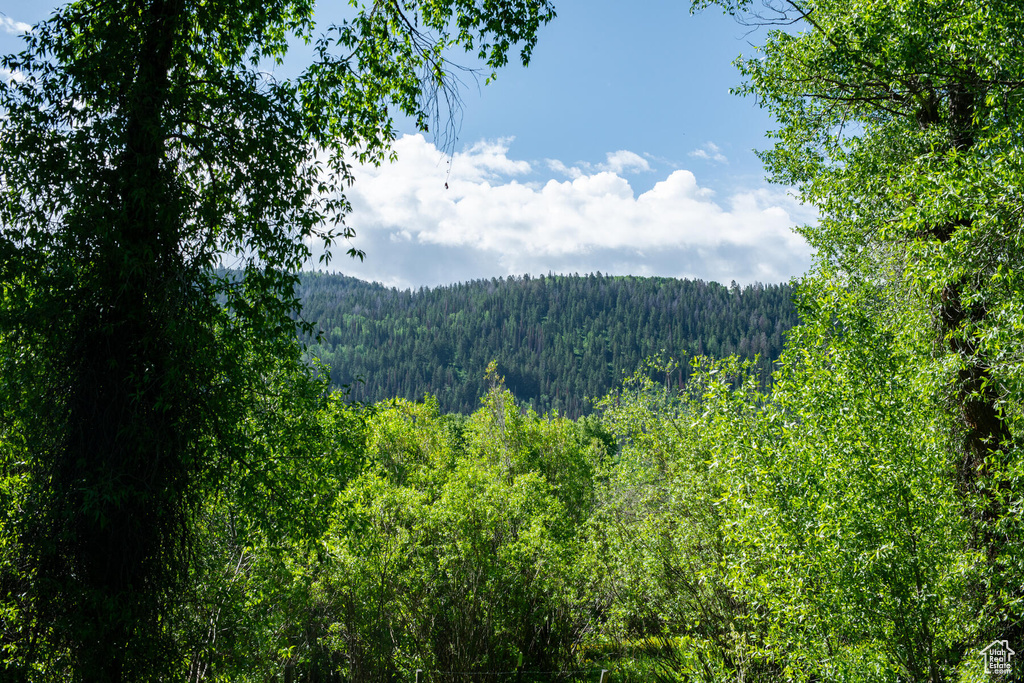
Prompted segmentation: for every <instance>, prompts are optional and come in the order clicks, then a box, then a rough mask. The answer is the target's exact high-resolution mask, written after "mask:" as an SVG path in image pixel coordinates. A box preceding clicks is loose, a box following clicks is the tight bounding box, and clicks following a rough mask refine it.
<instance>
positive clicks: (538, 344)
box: [298, 273, 797, 417]
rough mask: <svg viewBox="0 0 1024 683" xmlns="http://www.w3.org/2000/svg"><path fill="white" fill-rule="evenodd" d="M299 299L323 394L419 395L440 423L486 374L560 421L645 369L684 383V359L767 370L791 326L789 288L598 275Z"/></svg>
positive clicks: (312, 281)
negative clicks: (658, 361) (313, 326)
mask: <svg viewBox="0 0 1024 683" xmlns="http://www.w3.org/2000/svg"><path fill="white" fill-rule="evenodd" d="M298 293H299V296H300V297H301V299H302V300H303V318H305V319H306V320H311V321H316V322H317V324H318V326H319V328H320V329H321V330H322V335H321V338H320V340H319V341H311V344H310V354H311V355H313V356H316V357H318V358H319V359H320V360H322V361H323V362H324V363H326V364H327V365H328V366H329V367H330V370H331V379H332V382H333V383H334V384H335V385H336V386H340V385H344V384H348V385H350V386H351V387H352V395H353V397H354V398H355V399H358V400H362V401H367V402H370V401H378V400H382V399H386V398H392V397H404V398H410V399H418V398H422V396H423V394H425V393H431V394H433V395H435V396H436V397H437V398H438V400H439V402H440V404H441V408H442V409H443V410H445V411H449V412H470V411H472V410H474V409H476V408H477V407H478V406H479V399H480V396H482V395H483V393H484V391H485V383H484V369H485V368H486V366H487V364H488V363H489V362H490V361H491V360H497V361H498V367H499V371H500V372H501V374H503V375H504V376H505V378H506V383H507V385H508V387H509V388H510V389H511V390H512V392H513V393H514V394H515V395H516V397H517V398H518V399H519V400H520V401H522V402H524V403H527V404H529V405H532V406H533V407H534V408H536V409H537V410H538V411H541V412H542V411H545V410H551V409H557V410H558V411H559V413H561V414H563V415H566V416H569V417H576V416H579V415H581V414H584V413H586V412H587V410H588V402H587V400H586V399H587V398H591V397H595V396H601V395H603V394H604V393H606V392H607V391H608V390H609V389H610V388H611V387H613V386H614V385H615V384H616V383H617V382H619V381H620V380H621V379H622V376H623V374H627V373H632V372H634V371H635V370H636V369H637V367H639V365H640V363H641V362H642V361H643V359H644V358H646V357H648V356H656V355H670V356H672V357H674V358H677V359H682V360H683V362H682V364H681V366H680V368H679V369H678V371H677V372H676V373H674V376H673V377H672V378H671V381H672V382H673V383H678V382H682V381H685V378H686V377H687V376H688V374H689V364H688V363H687V361H686V357H688V356H689V357H692V356H694V355H701V354H707V355H711V356H724V355H729V354H739V355H740V356H743V357H747V358H753V357H754V356H755V355H758V356H759V357H760V361H759V363H760V365H761V366H762V367H764V368H765V369H767V368H769V367H770V365H771V363H772V361H773V360H774V359H775V358H777V357H778V355H779V353H780V351H781V350H782V343H783V335H784V333H785V331H786V330H788V329H789V328H790V327H792V326H793V325H794V324H795V323H796V320H797V315H796V311H795V309H794V306H793V303H792V294H793V292H792V288H791V287H790V286H789V285H760V284H757V285H753V286H748V287H744V288H740V287H737V286H735V285H734V286H732V287H724V286H722V285H719V284H717V283H714V282H703V281H700V280H676V279H672V278H645V277H612V276H606V275H601V274H600V273H598V274H593V275H586V276H578V275H577V276H561V275H555V276H550V275H549V276H541V277H529V276H523V277H521V278H520V277H515V278H497V279H491V280H477V281H473V282H468V283H462V284H457V285H451V286H447V287H438V288H434V289H425V288H424V289H420V290H418V291H411V290H405V291H399V290H396V289H389V288H386V287H384V286H381V285H378V284H370V283H366V282H363V281H360V280H356V279H354V278H350V277H346V276H344V275H326V274H317V273H310V274H307V275H305V276H304V277H303V282H302V285H301V287H300V288H299V292H298ZM359 378H361V379H362V382H359V381H357V380H358V379H359Z"/></svg>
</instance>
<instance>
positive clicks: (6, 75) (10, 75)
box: [0, 67, 25, 83]
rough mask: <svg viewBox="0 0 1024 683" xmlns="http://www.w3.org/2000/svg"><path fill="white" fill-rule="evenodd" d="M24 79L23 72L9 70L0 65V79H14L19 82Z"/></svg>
mask: <svg viewBox="0 0 1024 683" xmlns="http://www.w3.org/2000/svg"><path fill="white" fill-rule="evenodd" d="M24 80H25V74H23V73H22V72H20V71H11V70H10V69H5V68H3V67H0V81H15V82H18V83H20V82H21V81H24Z"/></svg>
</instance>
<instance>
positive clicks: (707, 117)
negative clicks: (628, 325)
mask: <svg viewBox="0 0 1024 683" xmlns="http://www.w3.org/2000/svg"><path fill="white" fill-rule="evenodd" d="M346 5H347V3H345V2H343V1H342V0H335V1H334V2H333V3H327V2H323V1H322V0H321V2H320V3H319V4H318V6H317V18H318V22H319V23H321V24H328V23H329V22H330V21H331V19H332V18H336V17H338V16H341V14H340V13H341V12H344V11H345V7H346ZM555 6H556V10H557V12H558V17H557V18H556V19H555V20H554V21H552V22H551V23H550V24H548V25H547V26H545V27H544V28H543V29H542V30H541V34H540V39H539V42H538V44H537V47H536V49H535V50H534V53H533V58H532V61H531V63H530V65H529V67H528V68H522V67H521V66H519V65H518V64H510V66H509V67H507V68H505V69H504V70H502V71H500V72H499V73H498V77H497V79H496V80H495V81H494V82H492V83H490V84H488V85H484V84H483V79H482V78H480V79H475V78H474V77H472V76H464V77H463V78H462V80H463V81H464V83H463V87H462V89H461V95H462V99H463V104H462V108H461V110H460V111H459V112H458V114H457V116H456V118H455V119H454V120H453V121H452V123H453V125H454V131H455V132H456V135H455V136H453V137H442V138H440V139H435V138H433V137H431V136H430V135H429V134H427V135H424V134H420V133H418V132H417V131H415V129H414V127H413V126H412V125H411V124H410V123H409V122H400V126H399V130H400V136H399V139H398V140H397V141H396V142H395V150H396V152H397V153H398V160H397V162H395V163H393V164H390V165H387V166H383V167H379V168H375V167H358V168H357V169H356V173H355V175H356V182H355V184H354V185H353V186H352V187H351V188H350V189H349V190H348V191H347V192H348V196H349V198H350V199H351V202H352V205H353V211H352V213H351V215H350V216H349V217H348V223H349V224H350V225H351V226H352V227H353V228H355V230H356V233H357V236H356V238H355V239H354V240H353V241H352V246H355V247H357V248H359V249H362V250H363V251H365V252H366V258H365V260H364V261H362V262H359V261H354V260H351V259H349V258H348V257H347V256H345V255H344V254H343V252H344V251H345V250H346V249H347V248H348V246H349V245H347V244H346V245H344V246H343V247H342V248H340V249H339V250H338V252H339V253H338V255H336V256H335V257H334V258H333V259H332V260H331V265H330V269H331V270H334V271H339V272H344V273H346V274H348V275H352V276H354V277H358V278H361V279H364V280H372V281H378V282H382V283H384V284H386V285H389V286H396V287H400V288H406V287H413V288H416V287H421V286H428V287H430V286H437V285H444V284H450V283H453V282H459V281H465V280H469V279H477V278H491V277H503V276H504V277H507V276H510V275H522V274H526V273H528V274H530V275H540V274H547V273H549V272H551V273H580V274H584V273H590V272H597V271H600V272H602V273H605V274H613V275H659V276H669V277H687V278H699V279H703V280H714V281H717V282H721V283H723V284H728V283H729V282H730V281H732V280H735V281H737V282H739V283H740V284H749V283H753V282H755V281H760V282H765V283H767V282H782V281H786V280H789V279H790V278H793V277H796V276H799V275H800V274H801V273H803V272H804V271H806V269H807V268H808V266H809V265H810V256H811V251H810V248H809V247H808V245H807V244H806V242H804V240H803V239H802V238H801V237H799V236H798V235H796V234H795V233H794V232H793V231H792V227H793V226H795V225H799V224H802V223H807V222H813V221H814V219H815V215H814V212H813V210H812V209H810V208H809V207H806V206H803V205H801V204H800V203H799V202H798V201H797V200H796V199H795V197H794V195H793V192H792V190H791V189H790V188H786V187H781V186H777V185H771V184H769V183H767V181H766V180H765V178H764V171H763V169H762V166H761V162H760V160H759V159H758V158H757V156H756V155H755V154H754V150H755V149H763V148H765V147H767V146H768V145H769V144H770V141H769V140H768V139H767V138H766V137H765V133H766V131H768V130H769V129H770V128H771V126H772V122H771V119H770V118H769V116H768V115H767V113H766V112H765V111H763V110H762V109H760V108H759V107H758V105H757V102H756V101H754V100H753V99H752V98H749V97H748V98H744V97H740V96H737V95H733V94H731V93H730V89H731V88H734V87H736V86H737V85H739V84H740V76H739V73H738V71H737V70H736V67H735V66H734V65H733V62H734V60H735V59H736V58H737V57H738V56H739V55H741V54H744V55H753V54H755V51H754V47H753V46H754V45H756V44H758V43H759V42H763V39H764V34H763V32H761V31H753V32H752V31H751V29H750V28H749V27H745V26H742V25H740V24H738V23H737V22H736V21H735V20H734V19H733V18H731V17H728V16H725V15H723V14H722V13H721V12H719V11H716V10H708V11H705V12H703V13H699V14H695V15H691V14H690V13H689V4H688V3H687V2H686V0H675V1H673V0H645V1H644V2H636V3H623V2H622V1H621V0H555ZM52 7H53V4H51V3H48V2H40V1H38V0H31V1H26V0H2V1H0V52H2V53H7V52H13V51H17V50H18V49H20V39H19V37H18V34H20V33H21V32H22V31H24V30H25V28H26V27H27V26H30V25H31V24H33V23H35V22H37V21H39V20H41V19H44V18H45V17H46V16H47V15H48V14H49V13H50V11H51V10H52ZM297 57H298V59H301V58H302V51H301V50H300V51H299V52H298V55H297ZM455 57H456V58H457V56H455ZM465 63H466V64H467V65H472V60H471V59H469V58H468V57H467V58H466V60H465ZM0 77H9V75H7V74H0ZM446 184H447V187H446ZM311 266H313V267H316V266H317V264H316V263H315V262H314V263H312V264H311Z"/></svg>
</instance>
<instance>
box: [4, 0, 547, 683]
mask: <svg viewBox="0 0 1024 683" xmlns="http://www.w3.org/2000/svg"><path fill="white" fill-rule="evenodd" d="M313 12H314V3H313V2H312V1H311V0H269V1H264V0H258V1H254V0H212V1H203V2H197V1H193V0H77V1H76V2H72V3H70V4H68V5H67V6H65V7H63V8H62V9H59V10H58V11H57V12H56V13H55V14H54V15H53V16H52V17H51V18H50V19H49V20H47V21H45V22H43V23H41V24H40V25H38V26H36V27H35V28H34V29H33V30H32V31H31V32H29V33H27V34H26V36H25V49H24V51H23V52H21V53H19V54H16V55H8V56H5V57H3V59H2V62H0V64H2V66H3V69H4V73H6V74H13V76H12V77H10V78H4V79H3V80H0V285H2V288H0V443H2V446H0V481H2V482H3V499H2V502H3V508H4V513H3V514H4V517H3V522H4V526H3V532H2V538H3V542H2V545H0V600H2V603H0V605H2V608H0V610H2V612H0V614H2V615H3V621H2V632H0V648H2V651H3V653H4V660H3V671H4V675H5V677H15V678H17V677H21V678H27V677H31V676H32V675H33V672H35V671H36V670H37V669H38V668H42V669H43V670H44V675H46V676H49V677H53V678H56V677H57V676H59V675H60V674H61V672H67V674H68V675H69V676H71V677H73V678H74V679H75V680H82V681H121V680H131V681H143V680H158V679H163V680H167V679H168V678H175V677H176V676H178V675H180V674H181V666H182V660H181V657H180V654H181V651H182V648H183V647H187V641H186V640H183V639H182V636H181V634H180V632H179V625H180V624H181V623H182V620H183V619H187V618H188V616H189V614H188V612H187V610H185V609H184V607H183V606H184V605H185V604H187V601H182V600H180V599H179V596H181V595H182V594H183V593H187V592H188V591H189V590H190V589H191V588H192V587H193V586H194V581H193V575H194V573H195V571H197V570H198V566H199V565H198V563H197V562H198V561H197V552H196V549H197V548H198V547H200V543H201V542H200V540H199V539H198V538H197V535H198V534H200V533H201V532H202V525H201V524H200V515H201V514H202V512H203V510H204V509H205V505H206V502H207V501H208V500H209V499H210V498H211V497H215V496H217V495H221V493H222V492H223V491H225V490H228V491H231V492H233V493H236V494H237V495H238V496H239V497H240V498H239V501H238V504H239V505H240V506H241V507H240V510H242V511H244V512H245V514H246V515H247V516H248V517H249V518H250V519H252V520H260V521H263V520H266V522H267V526H268V527H269V528H270V529H272V530H273V531H274V532H275V533H276V534H278V535H281V534H284V535H289V534H298V535H305V534H308V533H309V532H310V531H311V530H312V529H315V528H316V527H318V526H320V525H321V524H322V521H323V515H322V512H323V510H324V506H325V504H326V503H329V500H328V499H327V498H326V497H325V496H324V495H321V494H320V492H319V491H318V487H320V486H323V485H328V484H329V482H330V481H331V476H333V475H335V474H337V469H338V468H336V467H334V465H333V463H332V461H331V458H330V457H326V456H327V454H325V453H323V452H321V450H320V445H319V444H320V440H318V439H315V438H313V437H312V433H313V432H315V429H316V428H315V426H309V425H305V424H304V421H305V420H307V419H312V416H315V415H316V414H318V412H319V411H320V410H321V409H322V408H323V405H324V403H325V401H326V400H327V399H326V392H325V390H324V389H325V387H324V385H323V383H322V382H320V380H319V379H317V378H316V377H315V376H314V373H313V372H312V371H310V370H309V369H308V368H307V367H306V366H305V365H304V364H303V363H302V361H301V358H300V353H299V347H298V344H297V341H296V339H295V323H294V320H293V318H292V315H293V314H294V312H295V311H296V308H297V305H298V302H297V299H296V298H295V296H294V291H293V287H294V284H295V282H296V280H297V276H296V274H295V273H296V271H298V269H299V268H300V267H302V266H303V265H305V264H306V263H307V261H308V259H309V257H310V255H311V246H310V245H311V243H313V242H316V241H321V242H326V243H328V244H330V243H331V242H333V241H334V240H336V239H339V238H344V237H349V236H351V234H352V233H351V231H350V230H349V229H348V228H346V227H345V226H344V224H343V218H344V214H345V213H346V211H347V209H348V204H347V202H346V200H345V198H344V196H343V194H342V191H343V189H344V186H345V183H346V182H348V181H350V180H351V175H350V172H349V166H348V163H349V162H350V161H351V159H352V155H357V156H358V157H359V159H360V160H361V161H363V162H380V161H381V160H383V159H385V158H387V156H388V150H389V143H390V142H391V141H392V140H393V137H394V129H393V125H392V116H393V115H395V114H399V113H400V114H403V115H406V116H410V117H412V118H413V119H414V120H415V121H417V122H418V124H419V125H420V127H421V128H423V129H425V128H426V126H427V123H428V121H429V120H430V114H431V112H432V111H433V110H434V109H435V107H436V105H437V103H438V101H439V100H438V98H437V97H436V96H437V95H439V94H440V95H442V100H441V101H443V95H444V94H445V92H446V88H448V84H449V82H450V81H449V77H448V74H449V73H450V71H451V67H450V65H449V63H448V62H447V55H449V54H450V53H451V50H452V49H453V48H456V47H462V48H464V49H466V50H471V51H472V52H473V53H474V54H475V55H476V56H477V57H478V58H479V60H480V63H481V64H485V65H486V67H487V68H489V69H496V68H498V67H500V66H502V65H503V64H504V63H505V62H506V61H507V58H508V53H509V51H510V50H513V49H515V50H518V51H519V52H520V55H521V57H522V59H523V61H524V62H525V61H527V60H528V58H529V55H530V51H531V49H532V47H533V45H534V43H535V40H536V33H537V30H538V28H539V27H540V26H541V25H543V24H544V23H546V22H547V21H548V20H549V19H550V18H551V17H552V16H553V10H552V9H551V7H550V6H549V5H548V3H547V2H546V0H536V1H528V2H523V1H521V0H514V1H506V0H422V1H420V2H417V1H414V0H405V1H403V2H401V3H398V2H375V3H372V4H371V5H370V6H361V7H359V8H357V9H356V10H354V11H353V12H352V15H351V17H352V18H351V19H349V20H346V21H344V22H343V23H341V24H340V25H338V26H333V27H329V29H328V30H327V31H326V32H325V33H323V34H320V35H318V34H317V33H315V32H314V18H313ZM290 41H307V42H313V41H315V49H314V55H315V56H314V62H313V63H312V64H310V65H308V66H307V67H306V68H305V70H304V71H302V73H301V74H300V75H298V76H297V77H295V78H294V79H282V78H278V77H275V76H274V75H272V74H271V73H270V72H269V71H268V69H267V68H266V67H267V66H268V65H273V64H276V63H280V62H281V61H282V60H283V59H284V57H285V55H286V53H287V51H288V47H289V44H290ZM352 253H355V252H354V251H353V252H352ZM226 259H230V260H231V261H232V263H231V265H233V266H234V267H235V269H236V271H240V272H241V277H235V276H233V275H232V276H224V275H221V274H219V273H218V272H217V271H216V270H215V267H216V266H218V265H220V264H222V263H223V262H224V261H225V260H226ZM291 470H295V472H291ZM307 485H312V487H313V488H312V489H308V488H307ZM278 513H281V514H278Z"/></svg>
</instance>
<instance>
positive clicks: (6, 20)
mask: <svg viewBox="0 0 1024 683" xmlns="http://www.w3.org/2000/svg"><path fill="white" fill-rule="evenodd" d="M0 28H2V29H3V30H4V33H10V34H13V35H17V34H19V33H28V32H29V31H31V30H32V26H31V25H30V24H26V23H25V22H23V21H15V20H14V19H11V18H10V17H0Z"/></svg>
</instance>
